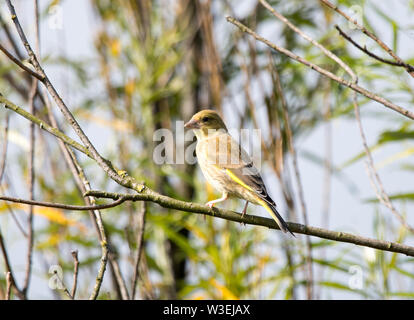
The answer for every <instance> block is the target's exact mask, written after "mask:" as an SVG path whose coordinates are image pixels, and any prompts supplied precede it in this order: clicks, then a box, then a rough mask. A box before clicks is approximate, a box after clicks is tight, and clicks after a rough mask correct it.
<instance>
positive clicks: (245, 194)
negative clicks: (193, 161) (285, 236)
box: [184, 110, 293, 235]
mask: <svg viewBox="0 0 414 320" xmlns="http://www.w3.org/2000/svg"><path fill="white" fill-rule="evenodd" d="M184 127H185V128H187V129H193V130H194V133H195V135H196V137H197V147H196V154H197V159H198V164H199V165H200V168H201V171H202V172H203V174H204V177H205V178H206V180H207V181H208V182H209V183H210V184H211V185H212V186H213V187H214V188H215V189H217V190H218V191H219V192H221V193H222V197H221V198H219V199H216V200H212V201H209V202H207V203H206V205H207V206H209V207H210V208H212V207H213V206H214V205H215V204H216V203H219V202H222V201H224V200H227V199H228V197H236V198H240V199H244V200H246V204H245V206H244V209H243V212H242V216H243V215H244V214H245V213H246V210H247V205H248V203H249V202H251V203H254V204H257V205H261V206H263V207H264V208H265V209H266V210H267V212H269V214H270V215H271V216H272V218H273V219H274V220H275V221H276V223H277V224H278V226H279V228H280V230H282V231H283V232H290V233H291V234H292V235H293V233H292V232H291V231H290V230H289V227H288V225H287V223H286V222H285V221H284V220H283V218H282V217H281V216H280V214H279V212H278V211H277V210H276V204H275V202H274V201H273V200H272V198H270V196H269V194H268V193H267V190H266V186H265V184H264V182H263V180H262V178H261V176H260V173H259V171H258V170H257V168H256V167H255V166H254V165H253V161H252V159H251V158H250V157H249V155H248V154H247V152H246V151H245V150H244V149H243V148H242V147H241V146H240V145H239V144H238V143H237V142H236V141H235V140H234V139H233V138H232V137H231V135H230V134H229V132H228V130H227V127H226V125H225V124H224V122H223V120H222V119H221V117H220V115H219V114H218V113H217V112H216V111H214V110H202V111H200V112H198V113H196V114H195V115H194V116H193V117H192V118H191V120H190V121H188V122H187V123H186V124H185V125H184Z"/></svg>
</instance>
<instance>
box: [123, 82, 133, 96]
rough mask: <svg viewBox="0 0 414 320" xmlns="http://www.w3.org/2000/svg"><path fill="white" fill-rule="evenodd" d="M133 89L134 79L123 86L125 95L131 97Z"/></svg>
mask: <svg viewBox="0 0 414 320" xmlns="http://www.w3.org/2000/svg"><path fill="white" fill-rule="evenodd" d="M134 89H135V81H134V79H131V80H129V81H128V82H127V83H126V84H125V93H126V94H127V95H128V96H132V94H133V93H134Z"/></svg>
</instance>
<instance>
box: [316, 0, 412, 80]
mask: <svg viewBox="0 0 414 320" xmlns="http://www.w3.org/2000/svg"><path fill="white" fill-rule="evenodd" d="M320 1H321V2H322V3H323V4H325V5H326V6H328V7H329V8H331V9H332V10H335V11H336V12H337V13H339V14H340V15H341V16H343V17H344V18H345V19H346V20H348V21H350V22H352V23H353V24H354V25H355V26H356V27H357V28H358V29H359V30H361V31H362V32H363V33H364V34H366V35H367V36H368V37H370V38H371V39H372V40H374V41H375V42H376V43H378V44H379V46H380V47H381V48H382V49H384V50H385V51H386V52H387V53H388V54H389V55H390V56H391V57H392V58H393V59H394V60H395V61H397V62H398V63H399V64H401V65H402V66H404V68H405V69H406V70H407V72H408V73H409V74H410V75H411V76H412V77H414V67H413V66H411V65H409V64H407V63H405V62H404V61H403V60H402V59H401V58H400V57H399V56H397V54H396V53H395V52H394V51H393V50H391V48H390V47H388V46H387V45H386V44H385V43H384V42H383V41H382V40H381V39H379V38H378V37H377V36H376V35H375V34H373V33H372V32H371V31H369V30H368V29H366V28H365V27H364V26H362V25H360V24H359V23H358V21H357V20H356V19H353V18H351V17H350V16H348V15H347V14H346V13H345V12H343V11H342V10H341V9H339V8H338V7H337V6H335V5H334V4H332V3H331V2H329V1H328V0H320Z"/></svg>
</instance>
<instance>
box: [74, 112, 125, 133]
mask: <svg viewBox="0 0 414 320" xmlns="http://www.w3.org/2000/svg"><path fill="white" fill-rule="evenodd" d="M79 116H80V117H81V118H84V119H86V120H89V121H92V122H95V123H97V124H99V125H101V126H103V127H110V128H113V129H114V130H117V131H123V132H132V126H131V124H130V123H128V122H126V121H124V120H120V119H111V120H107V119H104V118H101V117H99V116H97V115H95V114H91V113H89V112H87V111H80V112H79Z"/></svg>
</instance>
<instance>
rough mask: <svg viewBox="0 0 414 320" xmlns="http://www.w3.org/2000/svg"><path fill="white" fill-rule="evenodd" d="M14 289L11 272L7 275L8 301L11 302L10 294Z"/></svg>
mask: <svg viewBox="0 0 414 320" xmlns="http://www.w3.org/2000/svg"><path fill="white" fill-rule="evenodd" d="M11 288H12V279H11V273H10V271H7V273H6V300H10V293H11Z"/></svg>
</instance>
